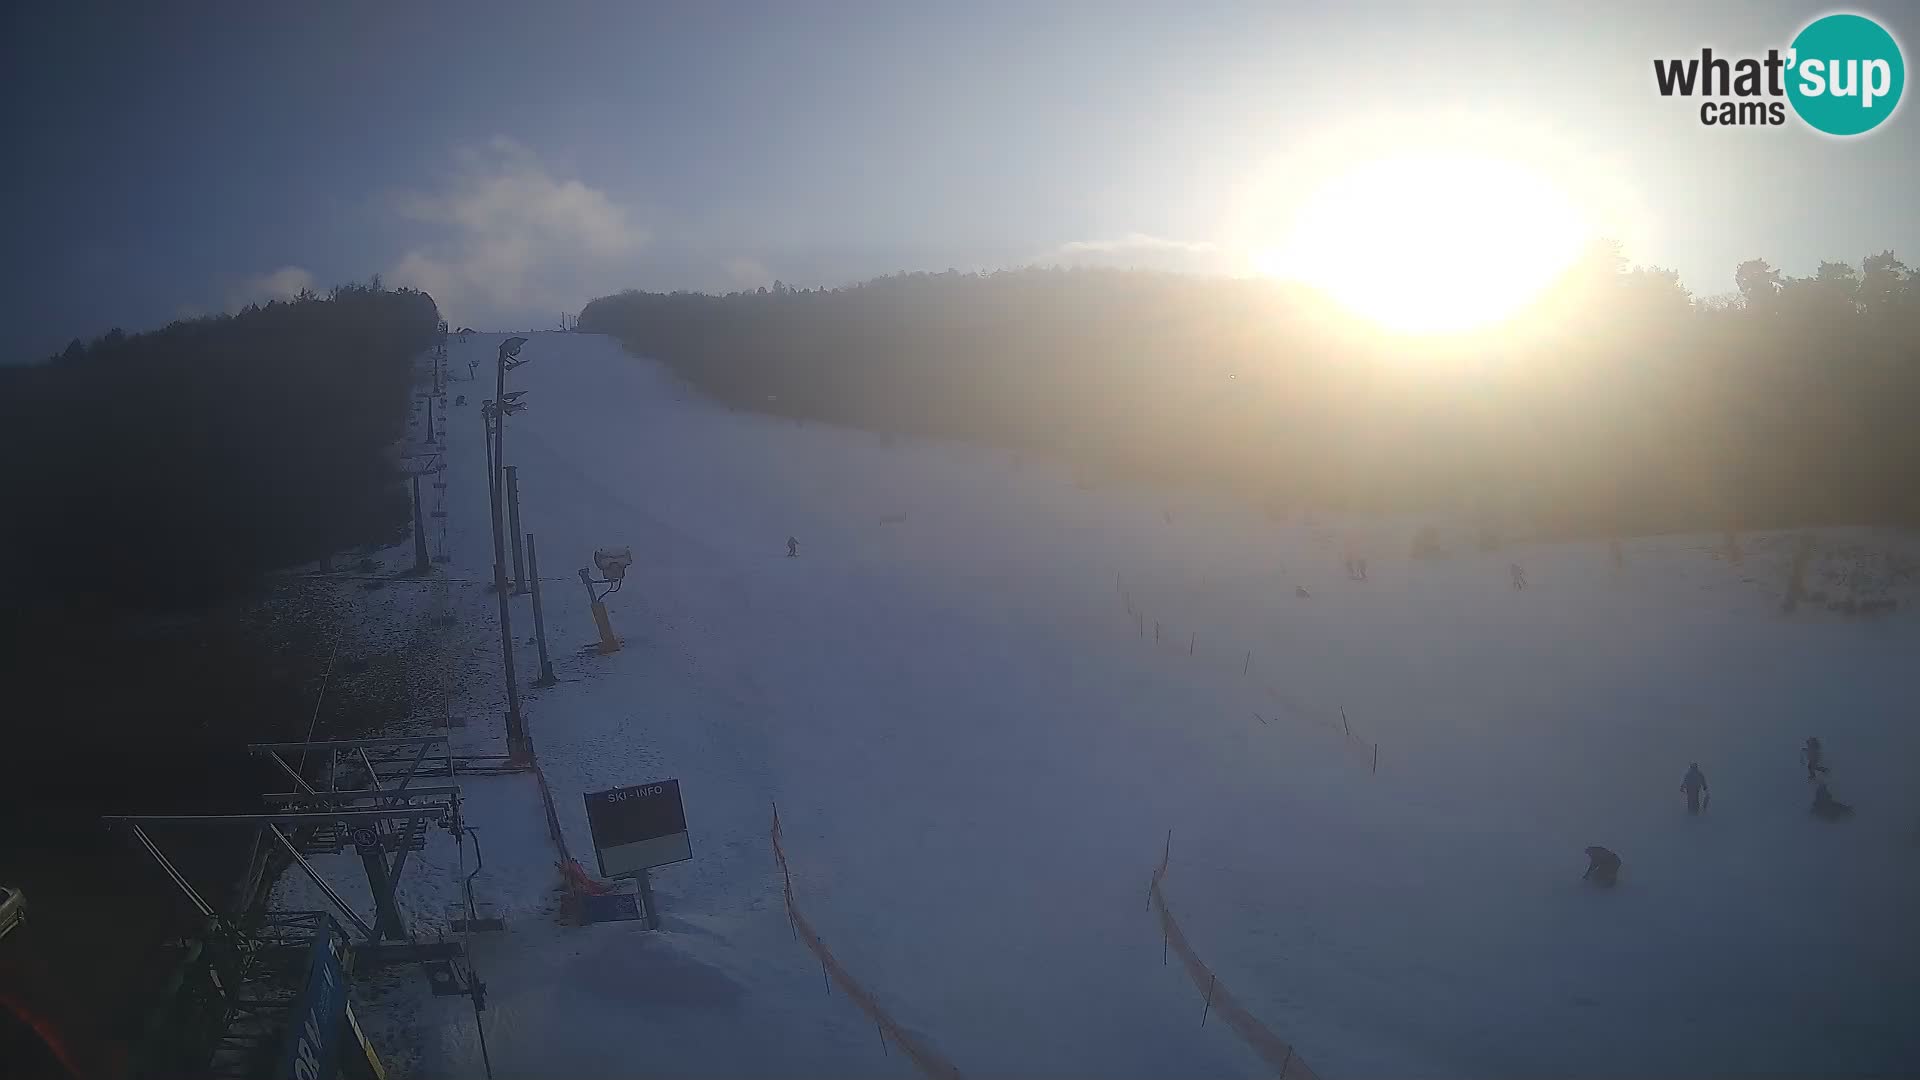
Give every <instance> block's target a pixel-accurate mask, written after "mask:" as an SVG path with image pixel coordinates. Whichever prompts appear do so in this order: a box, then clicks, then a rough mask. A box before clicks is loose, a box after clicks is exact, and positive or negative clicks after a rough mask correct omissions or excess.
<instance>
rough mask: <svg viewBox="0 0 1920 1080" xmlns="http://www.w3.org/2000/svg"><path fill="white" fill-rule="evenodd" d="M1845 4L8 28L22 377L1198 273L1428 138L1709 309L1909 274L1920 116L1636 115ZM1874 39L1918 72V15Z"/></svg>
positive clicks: (160, 22)
mask: <svg viewBox="0 0 1920 1080" xmlns="http://www.w3.org/2000/svg"><path fill="white" fill-rule="evenodd" d="M19 7H25V5H19ZM1028 8H1031V9H1032V10H1027V9H1028ZM1462 9H1466V10H1470V12H1471V13H1470V14H1462V13H1461V10H1462ZM1603 9H1604V10H1603ZM1824 10H1828V9H1826V8H1822V7H1818V6H1812V5H1806V4H1787V3H1777V2H1773V0H1736V2H1727V3H1687V4H1677V3H1670V2H1663V3H1620V4H1608V5H1595V4H1590V3H1555V2H1552V0H1536V2H1533V3H1508V2H1504V0H1501V2H1487V3H1476V4H1440V3H1434V4H1413V3H1404V2H1392V3H1365V2H1358V0H1356V2H1352V3H1339V4H1336V3H1318V4H1304V3H1296V4H1288V3H1282V2H1271V0H1270V2H1267V3H1260V4H1242V5H1229V4H1211V3H1204V2H1200V3H1182V4H1178V5H1176V4H1171V3H1168V4H1159V5H1128V4H1123V3H1102V4H1086V5H994V4H988V3H982V4H965V5H956V4H947V5H939V6H922V5H913V4H903V3H890V4H872V5H834V4H813V5H793V4H781V5H760V6H756V5H749V4H732V5H692V4H690V5H684V6H678V7H668V6H654V5H641V4H631V3H595V4H581V3H555V4H544V5H534V4H511V5H509V4H499V3H494V2H492V0H476V2H471V3H465V4H458V5H455V4H432V3H424V2H423V3H402V4H392V3H365V2H359V0H342V2H335V3H327V4H312V5H261V4H257V3H250V4H220V3H204V4H202V3H195V4H177V5H176V4H160V5H139V6H136V5H124V4H118V5H112V6H111V7H109V6H105V5H94V4H90V3H85V2H79V0H70V2H67V3H62V4H43V5H37V8H36V10H33V11H26V10H12V11H9V12H8V13H7V14H5V15H4V16H0V18H4V20H5V22H4V39H5V43H4V45H0V48H4V49H5V50H6V62H5V65H4V69H3V70H0V78H4V79H5V81H6V84H7V85H6V93H5V96H4V99H3V100H0V110H4V113H5V116H6V121H7V131H8V132H9V136H10V138H9V142H10V143H11V146H12V149H13V151H14V153H13V154H12V162H11V166H12V167H11V170H10V172H11V174H12V175H11V180H12V183H11V185H10V186H11V187H12V189H13V190H14V193H15V194H14V196H13V201H14V207H13V212H12V213H10V214H8V215H7V220H6V222H5V224H4V225H0V228H4V229H5V231H6V250H7V252H8V253H9V255H10V258H9V260H8V265H7V269H6V273H7V274H8V276H9V278H10V280H9V281H8V287H7V288H6V289H5V290H4V292H3V293H0V296H4V301H0V303H4V305H5V307H4V310H0V318H4V319H5V320H6V322H7V325H9V326H12V327H14V328H16V329H15V333H14V335H13V337H14V339H15V340H14V343H13V345H12V346H11V347H10V349H9V352H10V353H12V354H15V355H13V356H10V358H16V359H17V358H26V357H37V356H41V355H45V353H46V352H47V351H50V350H51V349H53V348H55V347H57V346H58V345H59V344H61V343H63V342H64V341H65V340H66V339H67V338H69V337H72V336H76V335H81V336H86V335H92V334H96V333H99V332H101V331H103V330H105V329H107V328H108V327H110V326H114V325H120V326H124V327H126V328H127V329H130V330H132V329H142V328H149V327H152V326H156V325H159V324H162V323H164V322H166V321H168V320H170V319H172V318H174V317H176V316H178V315H179V314H182V313H186V312H194V311H213V310H221V309H224V308H227V307H230V306H231V305H233V304H235V303H238V302H243V301H244V299H246V298H248V297H251V296H264V295H269V294H271V293H272V292H274V291H276V290H283V289H286V288H289V287H294V286H297V284H298V283H300V282H303V281H306V280H312V281H313V282H314V283H315V284H316V285H318V286H319V287H321V288H324V287H325V286H327V285H329V284H332V283H335V282H339V281H344V280H349V279H364V278H365V277H366V276H367V275H368V274H371V273H375V272H379V273H383V274H385V275H386V276H387V279H388V280H389V281H396V280H401V279H410V280H412V281H414V282H415V283H418V284H422V285H425V286H426V287H428V288H429V289H430V290H431V291H433V292H434V293H435V295H436V297H437V298H439V299H441V301H442V305H443V307H444V308H445V309H446V310H447V313H448V315H449V316H450V317H452V318H454V319H455V320H457V321H460V322H468V323H473V324H475V325H480V326H515V327H519V326H528V325H533V324H534V322H535V320H538V321H539V322H540V323H541V324H545V323H548V322H552V321H555V320H557V318H558V315H559V312H560V311H561V310H563V309H572V310H577V309H578V307H579V305H580V303H581V302H582V301H584V300H585V299H587V298H589V297H591V296H593V295H597V294H599V293H604V292H608V291H614V290H617V289H619V288H623V287H641V288H656V289H662V288H664V289H671V288H701V289H725V288H729V287H735V286H737V285H757V284H761V283H763V282H767V281H771V280H772V279H773V278H775V277H779V278H784V279H786V280H787V281H789V282H793V283H798V284H803V285H811V284H837V283H843V282H847V281H852V280H857V279H859V278H863V277H868V276H873V275H876V274H882V273H888V272H893V271H897V270H903V269H934V270H938V269H945V268H946V267H948V266H956V267H964V268H971V267H982V268H984V267H991V266H1000V265H1010V264H1015V263H1020V262H1027V261H1036V260H1038V261H1047V260H1050V259H1055V258H1065V259H1069V260H1070V259H1074V258H1088V257H1102V258H1110V259H1119V260H1122V261H1137V262H1142V263H1148V264H1164V265H1178V266H1183V267H1189V268H1195V269H1212V268H1213V263H1214V260H1215V259H1216V256H1217V255H1218V253H1219V252H1220V251H1221V250H1223V249H1226V248H1232V247H1234V246H1236V245H1240V244H1253V245H1257V244H1258V243H1260V242H1261V241H1260V239H1259V237H1257V236H1254V235H1252V234H1254V233H1258V232H1259V231H1260V230H1261V229H1262V228H1264V227H1265V226H1262V225H1260V224H1258V222H1259V221H1263V220H1265V218H1263V217H1262V215H1263V214H1271V213H1278V212H1280V211H1281V210H1283V209H1284V207H1285V205H1286V204H1287V200H1288V198H1289V197H1290V196H1289V195H1288V191H1289V188H1288V182H1289V180H1288V178H1289V177H1296V176H1297V175H1299V174H1301V172H1302V170H1304V169H1305V168H1307V166H1306V164H1305V163H1304V160H1303V159H1300V158H1298V157H1297V156H1295V155H1296V154H1297V152H1298V148H1299V147H1301V146H1302V145H1305V144H1306V143H1307V142H1309V141H1311V140H1313V139H1316V138H1320V137H1323V136H1325V135H1326V133H1327V132H1330V131H1340V130H1342V129H1343V128H1344V127H1346V126H1347V125H1349V124H1352V123H1356V122H1359V121H1361V120H1367V121H1368V122H1375V121H1379V120H1380V119H1382V118H1386V119H1387V120H1389V121H1393V120H1396V119H1397V120H1398V121H1402V122H1407V123H1412V124H1414V125H1416V126H1417V125H1419V124H1422V123H1424V121H1423V120H1422V119H1421V118H1423V117H1425V116H1428V115H1430V114H1433V113H1435V112H1436V111H1440V112H1447V113H1450V114H1452V115H1454V116H1456V117H1458V116H1470V117H1473V118H1475V119H1476V120H1477V121H1478V122H1479V123H1480V124H1481V125H1482V126H1483V127H1487V128H1490V129H1493V130H1497V131H1511V132H1513V133H1514V134H1513V136H1512V139H1513V144H1514V146H1516V147H1518V148H1519V149H1521V150H1522V151H1525V150H1526V149H1527V148H1529V147H1533V146H1536V145H1541V146H1543V145H1546V144H1547V143H1551V144H1552V145H1553V146H1554V147H1555V148H1556V149H1555V154H1556V155H1557V157H1556V159H1555V160H1558V161H1561V162H1562V163H1563V164H1565V165H1566V167H1567V168H1568V169H1569V170H1570V175H1573V176H1575V177H1576V178H1577V179H1581V180H1586V179H1592V178H1594V177H1604V178H1605V181H1606V185H1607V187H1608V190H1610V191H1613V192H1615V193H1617V194H1620V195H1621V198H1622V200H1623V201H1622V202H1621V203H1620V204H1619V206H1620V207H1623V208H1624V209H1622V210H1620V212H1621V213H1622V214H1624V215H1625V216H1624V217H1623V218H1622V219H1621V221H1620V222H1619V224H1618V226H1617V227H1616V228H1614V229H1613V230H1612V231H1615V232H1617V233H1619V234H1621V235H1622V236H1623V238H1624V239H1625V240H1626V241H1627V244H1628V254H1629V256H1630V257H1631V258H1632V259H1634V260H1635V261H1637V262H1646V263H1654V264H1660V265H1665V266H1670V267H1673V268H1675V269H1678V270H1679V271H1680V272H1681V275H1682V277H1683V279H1684V281H1685V282H1686V284H1687V285H1688V286H1689V287H1691V288H1693V289H1694V290H1695V291H1696V292H1701V293H1717V292H1724V291H1727V290H1728V289H1730V288H1731V286H1732V271H1733V266H1734V264H1735V263H1736V262H1738V261H1739V260H1741V259H1743V258H1747V257H1751V256H1755V255H1763V256H1765V257H1767V258H1769V259H1771V260H1772V261H1774V262H1775V263H1776V264H1778V265H1782V266H1784V267H1785V268H1786V269H1788V270H1789V271H1790V272H1811V270H1812V269H1813V266H1814V264H1815V263H1816V262H1817V261H1818V260H1819V259H1821V258H1842V259H1849V260H1854V261H1857V260H1858V259H1859V258H1860V257H1861V256H1863V255H1865V254H1868V253H1869V252H1871V251H1875V250H1880V249H1882V248H1886V247H1892V248H1894V249H1895V250H1896V251H1900V252H1902V253H1903V254H1905V255H1906V256H1907V257H1908V258H1909V259H1910V260H1916V261H1920V213H1916V212H1915V211H1914V210H1913V205H1914V204H1913V194H1912V192H1913V190H1914V189H1913V186H1912V185H1913V180H1912V178H1913V177H1914V176H1915V175H1920V172H1917V171H1916V166H1920V113H1916V112H1915V111H1914V108H1913V106H1912V105H1911V103H1909V104H1908V105H1906V106H1905V107H1903V109H1902V111H1901V113H1900V114H1899V115H1897V116H1896V117H1895V118H1894V119H1893V120H1892V121H1891V122H1890V124H1889V125H1888V126H1887V127H1885V128H1883V130H1881V131H1880V132H1877V133H1876V134H1874V135H1872V136H1869V137H1867V138H1865V139H1860V140H1854V141H1852V142H1845V143H1842V142H1836V141H1832V140H1826V139H1822V138H1820V137H1818V136H1816V135H1813V134H1811V133H1809V132H1807V131H1805V130H1803V129H1801V128H1799V127H1797V126H1792V125H1790V126H1788V127H1785V128H1767V127H1757V128H1736V129H1725V130H1715V129H1709V128H1704V127H1702V126H1701V125H1700V124H1699V122H1698V119H1697V116H1696V111H1695V108H1694V106H1692V105H1689V104H1687V103H1685V102H1680V101H1674V100H1663V99H1661V98H1660V97H1659V96H1658V95H1657V93H1655V91H1654V89H1653V76H1652V60H1653V58H1654V57H1655V56H1686V55H1689V54H1697V52H1698V50H1699V48H1700V47H1701V46H1702V45H1706V44H1711V45H1714V46H1716V47H1717V48H1720V49H1725V50H1728V51H1752V52H1758V51H1763V50H1764V49H1765V48H1766V47H1767V46H1769V45H1784V44H1785V42H1786V39H1787V38H1788V37H1789V36H1790V35H1791V33H1792V32H1793V31H1794V30H1795V29H1797V28H1798V27H1799V26H1800V25H1802V24H1803V23H1804V22H1805V21H1807V19H1809V18H1810V17H1812V16H1813V15H1815V14H1819V13H1821V12H1822V11H1824ZM1853 10H1859V11H1862V12H1864V13H1867V14H1871V15H1875V16H1876V17H1879V18H1880V19H1881V20H1882V21H1883V22H1884V23H1886V24H1888V25H1890V26H1891V27H1893V28H1894V29H1895V32H1896V33H1897V34H1899V35H1900V36H1901V38H1902V40H1903V41H1904V42H1905V43H1906V45H1907V49H1908V53H1909V61H1911V60H1912V59H1913V53H1914V51H1915V43H1916V42H1920V15H1916V14H1915V13H1914V9H1913V7H1912V6H1911V5H1893V4H1883V5H1880V6H1879V7H1877V8H1876V7H1875V6H1872V5H1866V6H1860V7H1857V8H1854V9H1853ZM1915 93H1920V91H1915ZM1909 96H1912V95H1911V94H1910V95H1909ZM1569 163H1570V164H1569ZM1269 189H1270V190H1269ZM1249 207H1254V208H1256V209H1255V210H1254V211H1249V209H1248V208H1249ZM1250 214H1251V216H1250ZM1250 222H1252V224H1250Z"/></svg>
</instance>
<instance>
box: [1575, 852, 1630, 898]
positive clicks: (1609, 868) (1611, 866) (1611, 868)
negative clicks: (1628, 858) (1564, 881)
mask: <svg viewBox="0 0 1920 1080" xmlns="http://www.w3.org/2000/svg"><path fill="white" fill-rule="evenodd" d="M1619 878H1620V856H1618V855H1615V854H1614V853H1613V852H1611V851H1608V850H1607V849H1606V848H1603V847H1601V846H1600V845H1598V844H1595V845H1593V846H1592V847H1590V848H1588V849H1587V872H1586V873H1584V874H1581V875H1580V880H1582V881H1592V882H1593V883H1594V884H1595V885H1598V886H1600V887H1601V888H1603V889H1611V888H1613V883H1614V882H1615V881H1617V880H1619Z"/></svg>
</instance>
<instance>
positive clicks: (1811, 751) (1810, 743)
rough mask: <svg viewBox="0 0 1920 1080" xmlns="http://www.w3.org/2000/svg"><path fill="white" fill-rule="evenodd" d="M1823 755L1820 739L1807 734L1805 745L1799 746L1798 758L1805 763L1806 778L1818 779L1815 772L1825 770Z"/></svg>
mask: <svg viewBox="0 0 1920 1080" xmlns="http://www.w3.org/2000/svg"><path fill="white" fill-rule="evenodd" d="M1825 757H1826V754H1825V751H1824V750H1822V749H1821V747H1820V740H1819V739H1817V738H1815V737H1813V736H1812V735H1809V736H1807V745H1805V746H1803V747H1801V748H1800V760H1801V761H1804V762H1806V763H1807V779H1808V780H1818V779H1819V778H1820V777H1819V776H1818V775H1817V774H1819V773H1823V772H1826V771H1827V766H1826V763H1825Z"/></svg>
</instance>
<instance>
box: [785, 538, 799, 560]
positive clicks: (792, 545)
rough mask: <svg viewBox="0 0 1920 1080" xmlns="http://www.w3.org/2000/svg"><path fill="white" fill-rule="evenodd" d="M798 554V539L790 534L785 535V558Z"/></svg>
mask: <svg viewBox="0 0 1920 1080" xmlns="http://www.w3.org/2000/svg"><path fill="white" fill-rule="evenodd" d="M799 554H800V541H798V540H795V539H794V538H793V537H791V536H789V537H787V558H789V559H791V558H794V557H795V556H797V555H799Z"/></svg>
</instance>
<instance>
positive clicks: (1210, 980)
mask: <svg viewBox="0 0 1920 1080" xmlns="http://www.w3.org/2000/svg"><path fill="white" fill-rule="evenodd" d="M1219 981H1220V976H1218V975H1215V974H1213V973H1211V972H1209V973H1208V974H1207V1007H1206V1008H1204V1009H1202V1010H1200V1026H1201V1027H1206V1026H1207V1014H1208V1013H1210V1012H1212V1011H1213V988H1214V985H1215V984H1216V983H1218V982H1219Z"/></svg>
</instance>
